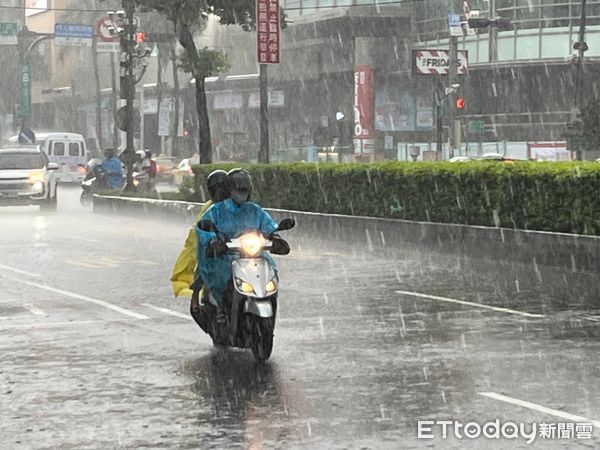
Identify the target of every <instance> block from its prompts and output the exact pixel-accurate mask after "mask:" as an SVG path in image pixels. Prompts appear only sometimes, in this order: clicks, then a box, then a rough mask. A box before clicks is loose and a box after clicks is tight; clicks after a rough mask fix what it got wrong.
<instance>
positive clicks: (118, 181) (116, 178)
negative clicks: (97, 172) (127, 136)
mask: <svg viewBox="0 0 600 450" xmlns="http://www.w3.org/2000/svg"><path fill="white" fill-rule="evenodd" d="M116 155H117V152H116V150H115V149H114V148H107V149H105V150H104V158H105V159H104V161H102V164H101V165H100V167H101V168H102V170H104V172H105V173H106V184H107V186H108V188H109V189H121V187H122V186H123V166H122V165H121V161H120V160H119V158H117V156H116Z"/></svg>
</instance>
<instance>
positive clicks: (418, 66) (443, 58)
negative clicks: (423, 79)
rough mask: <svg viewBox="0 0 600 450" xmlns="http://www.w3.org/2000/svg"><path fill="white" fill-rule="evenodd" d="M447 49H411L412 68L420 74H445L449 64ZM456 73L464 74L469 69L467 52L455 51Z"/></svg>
mask: <svg viewBox="0 0 600 450" xmlns="http://www.w3.org/2000/svg"><path fill="white" fill-rule="evenodd" d="M449 53H450V52H449V51H448V50H413V64H414V70H415V72H416V73H417V74H422V75H446V74H448V66H449V59H450V58H449ZM457 59H458V60H457V62H456V66H457V67H456V73H457V74H458V75H465V74H466V73H467V71H468V69H469V64H468V61H469V60H468V52H467V51H465V50H459V51H458V53H457Z"/></svg>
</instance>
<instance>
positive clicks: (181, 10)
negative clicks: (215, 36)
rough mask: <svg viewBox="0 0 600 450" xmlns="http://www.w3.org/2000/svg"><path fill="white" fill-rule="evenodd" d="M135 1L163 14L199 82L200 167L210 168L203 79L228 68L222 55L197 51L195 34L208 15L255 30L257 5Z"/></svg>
mask: <svg viewBox="0 0 600 450" xmlns="http://www.w3.org/2000/svg"><path fill="white" fill-rule="evenodd" d="M136 1H137V4H138V5H139V6H141V7H142V8H144V9H146V10H155V11H157V12H159V13H161V14H163V15H164V16H165V17H166V18H167V20H169V21H170V22H171V23H172V24H173V27H174V32H175V35H176V36H177V40H178V41H179V43H180V44H181V46H182V47H183V49H184V52H183V55H182V56H181V61H180V67H181V68H182V69H183V70H184V71H186V72H188V73H190V74H191V75H192V76H193V77H194V79H195V82H196V108H197V110H198V130H199V131H198V133H199V138H200V143H199V153H200V163H201V164H209V163H211V162H212V143H211V137H210V123H209V118H208V104H207V101H206V86H205V83H204V79H205V78H206V77H210V76H214V75H217V74H218V73H220V72H222V71H224V70H226V69H227V68H228V66H229V65H228V63H227V59H226V57H225V55H224V54H223V53H221V52H219V51H217V50H211V49H208V48H203V49H198V47H197V46H196V43H195V41H194V30H195V29H197V28H198V27H199V26H201V25H202V24H203V23H204V18H205V17H208V15H209V14H215V15H217V16H218V17H219V22H220V23H221V24H227V25H230V24H239V25H241V26H242V27H243V28H244V29H245V30H249V29H252V27H253V24H254V2H253V1H252V0H207V1H204V0H136Z"/></svg>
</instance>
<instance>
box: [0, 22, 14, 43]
mask: <svg viewBox="0 0 600 450" xmlns="http://www.w3.org/2000/svg"><path fill="white" fill-rule="evenodd" d="M17 44H18V41H17V23H16V22H2V23H0V45H17Z"/></svg>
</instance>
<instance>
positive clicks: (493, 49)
mask: <svg viewBox="0 0 600 450" xmlns="http://www.w3.org/2000/svg"><path fill="white" fill-rule="evenodd" d="M489 7H490V9H489V12H488V16H489V17H490V19H492V18H494V17H496V0H489ZM488 33H489V34H488V36H489V47H488V52H489V58H490V64H495V63H496V62H497V61H498V29H497V28H496V27H489V28H488Z"/></svg>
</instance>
